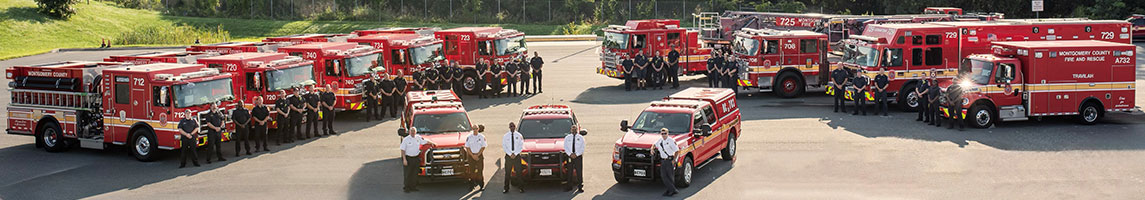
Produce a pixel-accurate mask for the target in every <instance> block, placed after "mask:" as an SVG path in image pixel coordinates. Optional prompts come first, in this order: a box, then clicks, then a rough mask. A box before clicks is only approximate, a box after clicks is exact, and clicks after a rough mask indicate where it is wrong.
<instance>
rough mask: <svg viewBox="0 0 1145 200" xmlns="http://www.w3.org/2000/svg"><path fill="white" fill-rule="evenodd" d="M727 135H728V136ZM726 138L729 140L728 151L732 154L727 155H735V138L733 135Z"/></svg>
mask: <svg viewBox="0 0 1145 200" xmlns="http://www.w3.org/2000/svg"><path fill="white" fill-rule="evenodd" d="M729 137H730V136H729ZM728 140H730V141H729V142H728V153H731V154H732V155H729V156H735V155H736V138H734V137H731V138H729V139H728Z"/></svg>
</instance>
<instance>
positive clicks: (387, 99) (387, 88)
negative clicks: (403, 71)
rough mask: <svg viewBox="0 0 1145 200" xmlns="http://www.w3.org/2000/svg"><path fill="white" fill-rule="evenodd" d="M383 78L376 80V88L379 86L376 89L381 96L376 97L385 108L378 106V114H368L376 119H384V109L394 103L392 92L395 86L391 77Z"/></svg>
mask: <svg viewBox="0 0 1145 200" xmlns="http://www.w3.org/2000/svg"><path fill="white" fill-rule="evenodd" d="M383 76H385V77H383V78H382V79H381V80H378V86H381V87H378V92H379V93H381V95H378V96H380V97H381V100H382V104H381V105H386V106H378V107H381V109H380V111H379V112H378V113H370V115H374V116H376V117H378V119H385V118H386V117H385V116H386V107H387V106H389V107H392V106H391V105H393V103H394V90H395V89H397V84H395V83H394V80H393V77H390V76H389V75H388V74H387V75H383ZM376 111H377V110H376ZM391 112H392V111H391Z"/></svg>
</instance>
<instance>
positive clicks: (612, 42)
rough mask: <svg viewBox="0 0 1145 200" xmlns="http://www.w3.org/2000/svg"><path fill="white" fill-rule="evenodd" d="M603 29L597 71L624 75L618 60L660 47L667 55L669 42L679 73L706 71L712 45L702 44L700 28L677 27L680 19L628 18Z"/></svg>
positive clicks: (702, 72)
mask: <svg viewBox="0 0 1145 200" xmlns="http://www.w3.org/2000/svg"><path fill="white" fill-rule="evenodd" d="M603 31H604V42H603V44H602V45H601V47H600V61H601V62H600V63H601V64H600V67H599V68H596V73H597V74H601V75H605V76H608V77H612V78H617V79H624V67H623V66H621V65H620V64H621V61H623V60H625V59H630V58H634V57H636V53H637V52H643V53H644V56H645V57H652V56H654V55H655V53H653V52H654V51H660V56H664V57H665V59H667V56H668V52H669V51H671V50H672V46H675V47H676V51H678V52H680V60H679V62H680V71H679V73H680V74H682V75H692V74H705V73H707V71H708V65H707V62H708V58H711V53H712V49H711V48H705V47H703V44H701V43H700V40H699V38H698V37H699V32H696V31H690V30H687V29H684V28H680V20H674V19H649V20H629V21H628V22H627V23H625V25H624V26H617V25H611V26H608V27H606V28H604V29H603ZM665 61H666V60H665Z"/></svg>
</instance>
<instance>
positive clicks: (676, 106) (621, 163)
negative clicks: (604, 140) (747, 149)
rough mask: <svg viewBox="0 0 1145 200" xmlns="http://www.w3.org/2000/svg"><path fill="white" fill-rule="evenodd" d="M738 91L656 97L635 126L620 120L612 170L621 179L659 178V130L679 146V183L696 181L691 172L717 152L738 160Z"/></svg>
mask: <svg viewBox="0 0 1145 200" xmlns="http://www.w3.org/2000/svg"><path fill="white" fill-rule="evenodd" d="M735 96H736V95H735V92H734V91H732V90H731V89H727V88H697V87H693V88H688V89H684V90H683V91H680V92H677V93H676V94H672V95H671V96H668V97H666V98H664V99H663V100H660V101H655V102H652V104H651V105H650V106H648V108H645V109H644V111H643V112H641V113H640V115H639V116H638V117H636V121H634V122H633V123H632V124H631V126H629V124H628V120H623V121H620V131H621V132H624V136H621V138H620V139H617V140H616V144H615V147H614V149H613V152H612V163H611V165H612V173H613V178H615V179H616V182H618V183H627V182H628V181H629V180H630V179H636V180H649V181H651V180H658V179H660V178H659V177H660V175H659V174H660V173H659V171H660V167H659V165H661V164H664V163H662V162H661V161H660V160H661V159H659V155H657V153H656V152H655V151H652V150H651V148H652V145H653V144H655V143H656V141H657V140H660V134H659V133H660V129H661V128H667V129H668V133H669V134H670V136H668V137H669V138H672V139H674V140H676V144H677V145H679V146H680V151H679V152H677V153H676V155H673V156H675V159H676V160H675V162H674V163H667V164H674V165H676V169H677V172H676V180H675V182H676V185H677V186H680V187H688V186H689V185H691V184H692V177H694V176H693V175H692V172H694V171H696V169H697V168H702V167H703V166H705V165H707V164H708V163H709V162H711V161H712V160H715V159H716V155H720V156H719V157H720V158H723V159H724V160H727V161H731V160H732V159H735V154H736V140H737V139H738V138H739V136H740V133H741V132H740V131H741V130H743V129H740V110H739V106H738V104H736V97H735Z"/></svg>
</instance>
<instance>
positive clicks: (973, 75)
mask: <svg viewBox="0 0 1145 200" xmlns="http://www.w3.org/2000/svg"><path fill="white" fill-rule="evenodd" d="M993 72H994V63H993V62H989V61H982V60H974V59H971V60H970V80H971V81H974V83H976V84H979V85H985V84H990V75H992V74H993Z"/></svg>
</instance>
